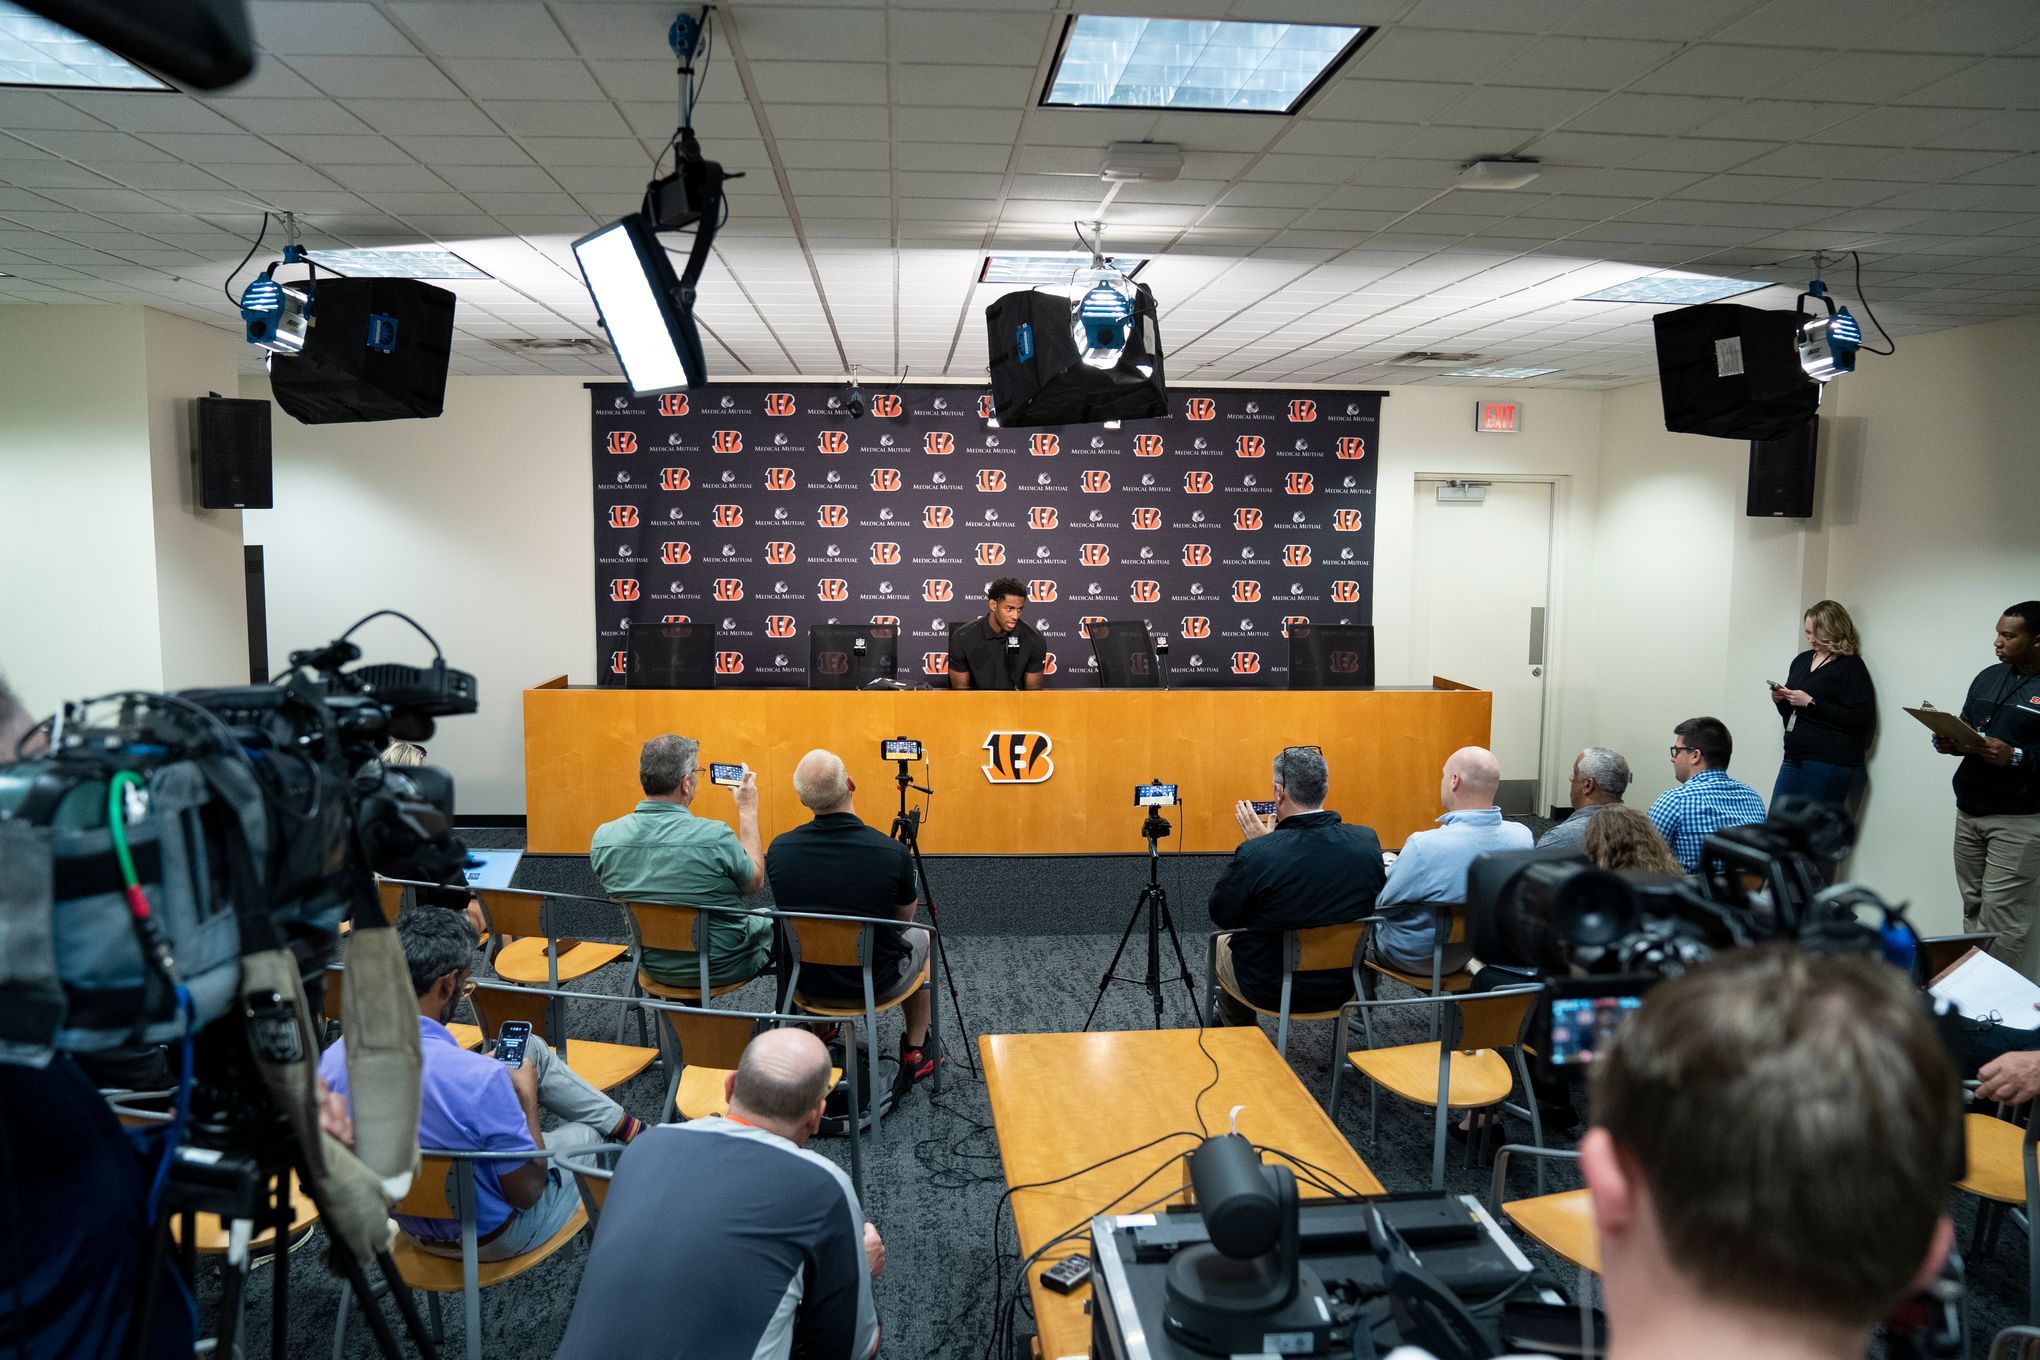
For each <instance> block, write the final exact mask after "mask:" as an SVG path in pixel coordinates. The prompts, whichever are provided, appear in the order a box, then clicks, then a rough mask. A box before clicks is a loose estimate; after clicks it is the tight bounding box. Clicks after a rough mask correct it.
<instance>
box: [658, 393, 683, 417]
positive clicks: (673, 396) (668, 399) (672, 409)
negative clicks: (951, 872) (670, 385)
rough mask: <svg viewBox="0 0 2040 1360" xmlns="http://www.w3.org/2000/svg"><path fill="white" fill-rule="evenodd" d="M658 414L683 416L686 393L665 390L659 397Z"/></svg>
mask: <svg viewBox="0 0 2040 1360" xmlns="http://www.w3.org/2000/svg"><path fill="white" fill-rule="evenodd" d="M659 414H660V415H662V416H684V415H686V414H687V394H686V393H685V392H667V393H665V394H663V395H662V396H660V398H659Z"/></svg>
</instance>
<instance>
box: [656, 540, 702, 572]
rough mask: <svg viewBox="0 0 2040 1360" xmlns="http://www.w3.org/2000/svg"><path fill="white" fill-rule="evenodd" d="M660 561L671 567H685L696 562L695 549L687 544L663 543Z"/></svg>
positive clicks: (660, 550) (660, 546)
mask: <svg viewBox="0 0 2040 1360" xmlns="http://www.w3.org/2000/svg"><path fill="white" fill-rule="evenodd" d="M659 560H660V561H661V562H664V563H665V564H666V565H667V566H669V567H684V566H686V565H687V564H688V563H689V562H692V561H693V560H694V549H693V548H692V547H690V546H688V545H687V544H685V543H662V544H660V545H659Z"/></svg>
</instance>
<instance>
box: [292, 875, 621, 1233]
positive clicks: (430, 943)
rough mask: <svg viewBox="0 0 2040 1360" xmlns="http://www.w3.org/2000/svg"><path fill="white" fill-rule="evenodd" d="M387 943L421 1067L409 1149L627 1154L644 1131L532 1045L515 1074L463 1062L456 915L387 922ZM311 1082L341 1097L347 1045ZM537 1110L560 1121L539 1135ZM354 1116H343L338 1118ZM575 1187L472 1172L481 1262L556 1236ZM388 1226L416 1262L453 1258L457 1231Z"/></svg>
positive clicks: (541, 1165)
mask: <svg viewBox="0 0 2040 1360" xmlns="http://www.w3.org/2000/svg"><path fill="white" fill-rule="evenodd" d="M396 931H397V940H398V942H399V943H400V944H401V945H402V946H403V950H404V962H405V963H406V964H408V965H409V966H410V970H411V986H412V988H413V989H414V990H415V991H416V992H417V993H418V1056H419V1060H420V1063H421V1067H420V1071H419V1086H420V1088H421V1095H422V1097H423V1098H422V1100H421V1101H420V1103H419V1107H418V1145H419V1146H420V1147H423V1148H433V1149H438V1150H441V1151H445V1152H489V1151H500V1152H518V1151H523V1150H525V1149H528V1148H536V1147H547V1148H567V1147H581V1146H587V1145H589V1144H593V1143H602V1142H619V1143H627V1142H629V1141H630V1140H631V1139H632V1138H635V1137H636V1136H637V1134H638V1132H639V1131H640V1130H641V1129H643V1127H644V1125H643V1124H642V1123H641V1122H640V1121H639V1120H637V1119H636V1118H635V1117H633V1116H632V1115H630V1114H627V1113H625V1111H624V1108H623V1107H622V1106H621V1105H618V1104H617V1103H616V1102H615V1101H613V1100H611V1099H610V1098H609V1097H608V1096H606V1095H603V1094H602V1092H600V1091H598V1090H596V1089H595V1088H594V1087H593V1086H590V1085H589V1084H588V1083H587V1082H586V1081H584V1080H582V1079H581V1078H580V1077H579V1076H577V1075H576V1074H575V1073H574V1072H573V1071H572V1070H571V1069H570V1068H569V1067H568V1066H567V1064H566V1062H565V1061H564V1060H563V1059H561V1058H560V1057H558V1056H557V1055H556V1054H554V1052H553V1051H552V1049H551V1048H549V1047H548V1046H547V1045H546V1043H545V1041H544V1040H543V1039H540V1038H539V1037H538V1036H537V1035H533V1036H531V1039H530V1041H529V1042H528V1043H527V1044H526V1046H525V1050H524V1063H523V1065H522V1066H521V1067H509V1066H506V1065H505V1064H504V1063H502V1062H499V1061H498V1060H497V1059H495V1058H494V1057H491V1056H489V1055H487V1054H483V1053H471V1052H469V1051H468V1050H466V1049H464V1048H462V1047H461V1046H460V1044H459V1043H458V1042H457V1041H456V1040H455V1039H454V1037H453V1035H452V1034H450V1033H449V1032H448V1031H447V1028H446V1025H447V1022H448V1021H450V1020H451V1019H453V1014H454V1010H455V1008H456V1007H458V1006H459V1004H460V1001H461V998H462V997H464V996H466V995H467V994H468V993H470V992H472V991H473V990H474V983H473V982H471V981H470V980H469V978H468V970H469V968H470V967H471V966H472V965H473V962H474V956H475V934H474V930H473V928H472V927H470V926H469V925H468V923H467V918H466V917H465V916H463V915H461V914H460V913H459V912H457V911H448V910H445V909H443V908H436V907H415V908H413V909H412V910H410V911H407V912H405V913H404V914H403V915H401V916H399V917H398V918H397V924H396ZM319 1076H320V1077H321V1078H322V1079H323V1080H324V1081H325V1083H326V1085H327V1086H328V1087H330V1088H331V1089H332V1091H333V1093H334V1094H335V1095H338V1096H340V1097H342V1098H345V1097H346V1095H347V1040H346V1039H345V1038H343V1039H341V1040H340V1042H339V1043H337V1044H334V1045H333V1046H332V1047H331V1048H329V1049H327V1050H326V1052H325V1053H324V1054H323V1055H322V1056H321V1057H320V1059H319ZM541 1110H546V1111H549V1112H551V1113H552V1114H553V1115H554V1116H555V1117H557V1118H559V1119H561V1120H563V1121H565V1122H563V1123H561V1124H560V1126H559V1127H558V1128H555V1129H553V1130H552V1131H551V1132H542V1131H541V1130H540V1129H539V1126H538V1118H539V1112H540V1111H541ZM352 1116H353V1110H352V1106H351V1105H350V1106H349V1109H348V1117H349V1118H350V1119H351V1118H352ZM580 1202H581V1201H580V1193H579V1192H578V1191H577V1190H576V1189H575V1188H574V1179H573V1177H572V1176H569V1175H567V1174H566V1173H565V1172H564V1171H561V1170H559V1169H558V1168H556V1167H555V1166H553V1164H552V1163H551V1162H549V1161H535V1162H483V1163H480V1164H478V1165H477V1166H476V1167H475V1217H476V1228H477V1230H478V1231H479V1233H480V1234H481V1238H480V1242H481V1246H480V1251H479V1252H478V1255H479V1256H480V1258H481V1259H482V1260H484V1261H501V1260H505V1259H508V1258H509V1257H512V1256H521V1255H522V1254H524V1253H525V1252H527V1251H530V1250H531V1249H532V1248H534V1247H536V1246H538V1245H539V1244H540V1243H541V1242H544V1241H545V1240H546V1239H547V1238H549V1237H551V1236H552V1235H553V1234H554V1233H556V1232H558V1231H559V1230H560V1229H561V1228H563V1227H565V1226H566V1222H567V1219H568V1218H570V1217H571V1216H572V1215H573V1212H574V1208H575V1206H576V1205H578V1204H579V1203H580ZM396 1217H397V1225H398V1226H399V1227H401V1228H402V1229H403V1230H404V1231H405V1232H407V1233H409V1234H410V1235H411V1236H412V1237H414V1238H416V1239H417V1241H418V1245H419V1246H421V1247H423V1248H424V1249H425V1250H426V1251H430V1252H436V1253H438V1254H439V1255H442V1256H458V1255H460V1224H459V1223H457V1222H455V1221H454V1220H452V1219H444V1218H417V1217H414V1216H412V1215H409V1214H398V1215H397V1216H396Z"/></svg>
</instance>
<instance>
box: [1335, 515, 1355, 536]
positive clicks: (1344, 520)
mask: <svg viewBox="0 0 2040 1360" xmlns="http://www.w3.org/2000/svg"><path fill="white" fill-rule="evenodd" d="M1332 527H1333V528H1334V529H1337V530H1338V531H1339V532H1340V533H1342V534H1350V533H1355V532H1357V531H1358V530H1359V528H1360V512H1359V511H1358V510H1335V511H1333V512H1332Z"/></svg>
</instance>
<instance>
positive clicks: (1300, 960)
mask: <svg viewBox="0 0 2040 1360" xmlns="http://www.w3.org/2000/svg"><path fill="white" fill-rule="evenodd" d="M1376 919H1377V918H1375V917H1372V916H1368V917H1363V918H1362V919H1360V920H1358V921H1343V922H1340V923H1339V924H1337V925H1328V926H1306V927H1304V928H1303V929H1301V930H1285V931H1283V932H1282V999H1281V1000H1280V1001H1279V1002H1277V1003H1276V1007H1275V1009H1274V1010H1272V1011H1271V1010H1269V1009H1267V1008H1266V1007H1264V1006H1256V1005H1254V1003H1253V1002H1251V1001H1249V1000H1247V999H1246V998H1245V997H1243V996H1241V995H1240V994H1239V993H1238V992H1236V991H1234V990H1233V989H1232V988H1230V987H1227V986H1226V985H1225V983H1224V980H1223V979H1221V978H1220V977H1219V975H1218V942H1219V941H1220V940H1222V939H1226V938H1229V937H1230V936H1232V935H1233V934H1235V933H1236V932H1234V931H1230V930H1222V931H1219V932H1218V933H1216V934H1214V935H1213V936H1212V937H1211V948H1210V952H1209V953H1208V954H1207V955H1206V958H1205V966H1204V976H1205V979H1206V986H1205V990H1204V1016H1205V1020H1206V1021H1207V1023H1209V1022H1210V1021H1211V1018H1212V1017H1213V1016H1214V1015H1216V1014H1217V1007H1218V993H1219V991H1220V990H1221V989H1223V990H1224V992H1225V994H1226V995H1227V996H1230V997H1231V998H1232V999H1233V1000H1235V1001H1237V1002H1239V1003H1240V1004H1241V1005H1242V1006H1246V1007H1248V1008H1249V1009H1251V1010H1253V1011H1254V1012H1255V1013H1256V1014H1257V1015H1271V1016H1274V1017H1275V1051H1276V1052H1278V1053H1280V1054H1282V1056H1284V1057H1285V1058H1286V1057H1288V1056H1289V1022H1290V1021H1291V1020H1336V1019H1338V1018H1339V1011H1340V1008H1341V1007H1342V1006H1343V1005H1344V1004H1345V1003H1344V1002H1341V1003H1340V1005H1339V1006H1334V1007H1332V1008H1331V1009H1330V1010H1316V1011H1294V1012H1292V1011H1291V1010H1290V1008H1289V1002H1290V997H1291V996H1292V995H1293V993H1294V988H1295V984H1296V975H1297V974H1298V973H1316V972H1331V971H1332V970H1334V969H1339V968H1343V969H1346V970H1348V971H1349V972H1350V973H1351V974H1352V978H1353V996H1355V997H1357V996H1359V995H1360V994H1361V992H1360V950H1361V946H1362V945H1363V944H1364V943H1365V942H1366V940H1367V928H1368V927H1369V926H1371V925H1373V924H1374V922H1375V920H1376ZM1348 999H1349V1000H1350V999H1351V998H1348Z"/></svg>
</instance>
